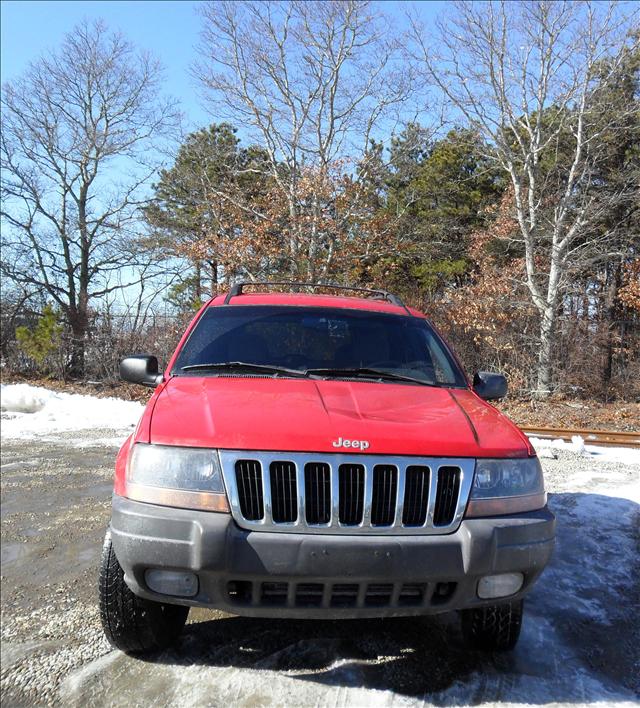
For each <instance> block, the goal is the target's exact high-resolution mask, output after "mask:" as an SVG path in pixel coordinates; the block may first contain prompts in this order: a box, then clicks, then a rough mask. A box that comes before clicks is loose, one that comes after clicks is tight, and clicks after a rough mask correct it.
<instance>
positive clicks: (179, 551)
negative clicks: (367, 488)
mask: <svg viewBox="0 0 640 708" xmlns="http://www.w3.org/2000/svg"><path fill="white" fill-rule="evenodd" d="M111 534H112V539H113V545H114V549H115V553H116V556H117V558H118V561H119V562H120V565H121V566H122V568H123V569H124V572H125V580H126V583H127V585H128V586H129V587H130V588H131V590H132V591H133V592H134V593H135V594H136V595H139V596H141V597H146V598H149V599H151V600H156V601H159V600H161V601H163V602H171V603H176V604H184V605H194V606H204V607H214V608H218V609H221V610H224V611H226V612H230V613H233V614H239V615H248V616H254V617H270V616H271V617H300V618H302V617H308V618H325V619H331V618H341V617H342V618H346V617H392V616H401V615H418V614H432V613H437V612H446V611H449V610H459V609H463V608H466V607H474V606H480V605H487V604H495V602H497V600H481V599H480V598H478V595H477V585H478V581H479V580H480V578H481V577H483V576H485V575H493V574H496V573H509V572H520V573H522V574H523V575H524V584H523V587H522V589H521V590H520V591H519V592H518V593H517V594H516V595H512V596H510V597H509V598H504V599H517V598H519V597H521V596H522V595H524V594H525V593H526V592H527V591H528V590H529V588H530V587H531V585H532V584H533V583H534V581H535V580H536V579H537V577H538V576H539V575H540V573H541V572H542V570H543V569H544V567H545V565H546V564H547V562H548V561H549V558H550V556H551V553H552V551H553V545H554V539H555V517H554V516H553V514H552V513H551V512H550V511H549V510H548V508H546V507H545V508H544V509H540V510H539V511H534V512H528V513H523V514H517V515H513V516H501V517H494V518H486V519H465V520H463V521H462V523H461V525H460V527H459V528H458V530H457V531H456V532H455V533H451V534H446V535H440V536H398V537H392V536H384V537H383V536H367V537H359V536H357V535H355V534H354V535H353V536H337V535H336V536H330V535H315V534H314V535H309V534H281V533H269V532H263V531H246V530H244V529H241V528H239V527H238V526H237V525H236V524H235V522H234V521H233V520H232V518H231V515H229V514H221V513H215V512H204V511H192V510H186V509H175V508H171V507H164V506H156V505H153V504H145V503H141V502H135V501H131V500H129V499H125V498H123V497H118V496H114V498H113V516H112V519H111ZM149 568H159V569H165V570H187V571H191V572H193V573H195V574H196V575H197V576H198V592H197V594H196V595H195V596H194V597H191V598H182V597H167V596H166V595H160V594H158V593H155V592H153V591H152V590H150V589H149V588H148V587H147V585H146V583H145V571H146V570H147V569H149Z"/></svg>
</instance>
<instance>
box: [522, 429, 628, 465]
mask: <svg viewBox="0 0 640 708" xmlns="http://www.w3.org/2000/svg"><path fill="white" fill-rule="evenodd" d="M529 441H530V442H531V444H532V445H533V447H534V448H535V450H536V452H537V453H538V456H539V457H542V458H545V457H554V455H553V451H554V450H563V451H565V452H574V453H576V454H578V455H584V456H585V457H587V458H590V459H592V460H599V461H600V462H622V463H623V464H626V465H640V448H637V447H602V446H599V445H585V442H584V440H583V439H582V438H581V437H580V436H579V435H574V436H573V437H572V438H571V442H567V441H566V440H561V439H560V438H558V439H557V440H543V439H542V438H536V437H531V436H530V437H529Z"/></svg>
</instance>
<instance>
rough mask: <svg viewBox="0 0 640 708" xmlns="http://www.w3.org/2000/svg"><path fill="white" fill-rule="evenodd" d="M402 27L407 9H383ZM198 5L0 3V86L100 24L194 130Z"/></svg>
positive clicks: (197, 120) (199, 115) (428, 10)
mask: <svg viewBox="0 0 640 708" xmlns="http://www.w3.org/2000/svg"><path fill="white" fill-rule="evenodd" d="M381 4H383V5H384V7H385V9H386V11H387V12H391V13H392V14H394V15H395V16H396V17H397V19H398V23H399V25H402V24H404V22H403V15H404V9H405V5H404V4H403V3H400V2H391V1H387V2H384V3H381ZM444 4H445V3H443V2H420V3H416V4H415V5H414V6H415V7H416V8H417V10H418V12H419V13H420V15H421V16H422V18H423V19H424V20H425V21H428V20H429V19H431V18H433V17H434V16H435V15H436V14H437V13H438V12H439V11H440V10H441V9H442V7H443V5H444ZM198 5H199V3H197V2H190V1H189V0H181V1H173V0H165V1H164V2H162V1H158V0H111V1H108V0H107V1H104V0H100V1H89V2H86V1H85V2H82V1H73V0H64V1H62V0H49V1H42V0H37V1H36V0H3V1H2V2H1V3H0V12H1V19H2V23H1V26H2V31H1V39H2V46H1V64H0V72H1V75H2V81H3V82H4V81H7V80H10V79H14V78H16V77H17V76H19V75H20V74H21V73H22V72H23V71H24V69H25V68H26V66H27V65H28V63H29V62H30V61H32V60H34V59H37V58H38V57H39V56H40V55H41V54H42V53H43V52H45V51H47V50H48V49H53V48H55V47H56V46H57V45H58V44H59V43H60V42H61V40H62V37H63V35H64V34H65V33H66V32H68V31H69V30H71V29H72V28H73V26H74V25H75V24H77V23H78V22H80V21H81V20H83V19H84V18H87V19H95V18H102V19H104V20H105V21H106V22H107V24H108V25H109V26H110V27H111V28H113V29H119V30H121V31H122V32H123V33H124V34H125V35H126V36H127V38H128V39H129V40H131V41H132V42H133V43H134V44H136V45H137V46H139V47H140V48H143V49H147V50H149V51H151V52H153V53H154V54H155V55H156V56H157V57H158V58H159V59H160V60H161V61H162V63H163V64H164V66H165V72H166V74H165V75H166V91H167V93H169V94H171V95H172V96H175V97H176V98H178V99H179V100H180V102H181V104H182V110H183V111H184V113H185V114H186V119H187V120H186V127H187V128H189V129H193V128H196V127H200V126H202V125H206V124H208V123H210V122H211V121H212V120H213V116H210V115H209V114H208V113H207V111H206V110H205V109H204V108H203V106H202V105H201V104H200V101H199V99H198V88H197V86H196V85H195V82H194V80H193V79H192V78H191V76H190V75H189V66H190V64H191V63H192V62H193V60H194V59H195V57H196V49H195V47H196V45H197V42H198V32H199V29H200V17H199V15H198V13H197V7H198Z"/></svg>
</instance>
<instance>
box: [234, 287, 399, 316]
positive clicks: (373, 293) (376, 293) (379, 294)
mask: <svg viewBox="0 0 640 708" xmlns="http://www.w3.org/2000/svg"><path fill="white" fill-rule="evenodd" d="M245 285H260V286H262V287H273V286H276V287H280V286H290V287H297V288H329V289H331V290H351V291H354V292H359V293H367V294H368V295H369V296H370V297H373V298H374V299H377V300H386V301H387V302H390V303H391V304H392V305H396V306H397V307H402V308H404V309H405V310H406V311H407V312H409V309H408V308H407V306H406V305H405V304H404V302H402V300H401V299H400V298H399V297H398V296H397V295H394V294H393V293H389V292H387V291H386V290H373V289H371V288H358V287H351V286H349V285H336V284H335V283H298V282H296V281H293V280H279V281H266V280H264V281H251V280H248V281H242V282H239V283H234V284H233V285H232V286H231V288H230V289H229V292H228V293H227V296H226V297H225V299H224V304H225V305H228V304H229V303H230V302H231V298H232V297H237V296H238V295H242V293H243V288H244V287H245ZM409 314H411V313H410V312H409Z"/></svg>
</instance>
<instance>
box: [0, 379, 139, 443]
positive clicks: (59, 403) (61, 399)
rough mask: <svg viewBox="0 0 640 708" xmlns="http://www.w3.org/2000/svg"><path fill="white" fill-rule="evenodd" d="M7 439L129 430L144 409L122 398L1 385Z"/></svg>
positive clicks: (20, 385)
mask: <svg viewBox="0 0 640 708" xmlns="http://www.w3.org/2000/svg"><path fill="white" fill-rule="evenodd" d="M0 410H1V411H2V437H3V438H36V437H40V436H41V435H46V434H49V433H60V432H66V431H71V430H89V429H95V428H109V429H114V430H123V431H124V430H129V429H131V428H133V427H134V426H135V425H136V423H137V422H138V419H139V418H140V416H141V415H142V410H143V406H142V405H141V404H140V403H136V402H134V401H123V400H121V399H119V398H96V397H95V396H82V395H79V394H72V393H58V392H55V391H50V390H49V389H46V388H41V387H39V386H29V385H28V384H8V385H2V386H0Z"/></svg>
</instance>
